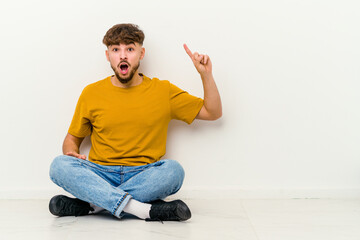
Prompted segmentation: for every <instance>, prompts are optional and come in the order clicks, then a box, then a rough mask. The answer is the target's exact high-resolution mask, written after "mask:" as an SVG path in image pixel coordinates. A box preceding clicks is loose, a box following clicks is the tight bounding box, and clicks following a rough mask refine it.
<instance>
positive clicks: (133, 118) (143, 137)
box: [49, 24, 222, 221]
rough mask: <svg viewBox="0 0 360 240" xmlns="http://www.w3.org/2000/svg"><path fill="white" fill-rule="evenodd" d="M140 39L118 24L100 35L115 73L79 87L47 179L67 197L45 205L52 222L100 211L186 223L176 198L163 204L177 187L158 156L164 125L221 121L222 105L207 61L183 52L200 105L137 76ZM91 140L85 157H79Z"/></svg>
mask: <svg viewBox="0 0 360 240" xmlns="http://www.w3.org/2000/svg"><path fill="white" fill-rule="evenodd" d="M144 38H145V36H144V33H143V32H142V31H141V30H140V29H139V28H138V26H136V25H133V24H118V25H115V26H113V27H112V28H110V29H109V30H108V31H107V33H106V35H105V36H104V39H103V43H104V44H105V45H106V46H107V50H106V58H107V60H108V61H109V62H110V65H111V68H112V69H113V71H114V75H113V76H109V77H107V78H105V79H103V80H101V81H98V82H95V83H92V84H90V85H88V86H87V87H85V88H84V90H83V92H82V93H81V95H80V98H79V100H78V103H77V106H76V110H75V114H74V116H73V119H72V122H71V124H70V128H69V130H68V134H67V136H66V137H65V140H64V143H63V153H64V155H61V156H58V157H56V158H55V159H54V160H53V162H52V164H51V167H50V178H51V179H52V181H53V182H54V183H55V184H57V185H58V186H60V187H62V188H63V189H64V190H66V191H67V192H69V193H71V194H72V195H74V196H75V197H76V198H75V199H74V198H69V197H66V196H63V195H57V196H55V197H53V198H52V199H51V200H50V203H49V209H50V212H51V213H52V214H54V215H56V216H81V215H87V214H89V213H90V212H93V211H94V208H103V209H106V210H108V211H110V212H111V213H112V214H113V215H114V216H116V217H118V218H121V217H122V216H123V215H124V213H128V214H132V215H135V216H137V217H138V218H140V219H145V220H147V221H158V220H160V221H185V220H187V219H189V218H190V217H191V212H190V209H189V208H188V207H187V205H186V204H185V203H184V202H183V201H181V200H175V201H171V202H165V201H163V200H162V199H164V198H166V197H167V196H169V195H171V194H174V193H176V192H177V191H178V190H179V189H180V187H181V185H182V182H183V179H184V170H183V168H182V167H181V165H180V164H179V163H178V162H176V161H174V160H168V159H161V157H162V156H163V155H164V154H165V145H166V134H167V127H168V123H169V121H170V120H171V119H178V120H182V121H185V122H187V123H188V124H190V123H191V122H192V121H193V120H194V119H195V118H196V119H202V120H215V119H218V118H219V117H221V114H222V109H221V101H220V95H219V92H218V90H217V87H216V84H215V81H214V78H213V76H212V65H211V61H210V58H209V57H208V56H207V55H202V54H198V53H192V52H191V51H190V50H189V48H188V47H187V46H186V45H185V44H184V49H185V51H186V53H187V54H188V55H189V57H190V58H191V60H192V62H193V64H194V66H195V68H196V69H197V71H198V72H199V74H200V76H201V79H202V82H203V87H204V99H200V98H197V97H194V96H192V95H190V94H188V93H187V92H185V91H183V90H181V89H179V88H178V87H176V86H175V85H173V84H171V83H170V82H168V81H161V80H159V79H157V78H153V79H150V78H148V77H147V76H145V75H143V74H141V73H139V72H138V68H139V65H140V61H141V60H142V59H143V58H144V56H145V48H143V41H144ZM88 135H91V143H92V146H91V149H90V153H89V159H88V160H87V159H86V156H85V155H82V154H80V153H79V147H80V144H81V142H82V141H83V139H84V137H86V136H88Z"/></svg>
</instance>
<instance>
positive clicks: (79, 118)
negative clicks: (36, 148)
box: [68, 89, 92, 138]
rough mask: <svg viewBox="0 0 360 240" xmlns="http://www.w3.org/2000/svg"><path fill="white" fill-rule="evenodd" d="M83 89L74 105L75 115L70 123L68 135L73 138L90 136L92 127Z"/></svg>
mask: <svg viewBox="0 0 360 240" xmlns="http://www.w3.org/2000/svg"><path fill="white" fill-rule="evenodd" d="M84 92H85V89H84V91H83V92H82V93H81V95H80V97H79V100H78V102H77V104H76V108H75V113H74V116H73V119H72V121H71V124H70V127H69V130H68V133H70V134H71V135H73V136H75V137H80V138H83V137H86V136H88V135H90V134H91V131H92V125H91V122H90V117H89V111H88V109H87V104H86V97H85V93H84Z"/></svg>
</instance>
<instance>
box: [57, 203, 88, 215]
mask: <svg viewBox="0 0 360 240" xmlns="http://www.w3.org/2000/svg"><path fill="white" fill-rule="evenodd" d="M61 209H62V210H63V211H64V213H65V214H67V215H75V217H78V216H80V215H84V214H87V213H89V212H90V211H94V209H93V208H92V207H90V206H85V205H83V206H81V205H80V203H69V204H66V202H62V208H61Z"/></svg>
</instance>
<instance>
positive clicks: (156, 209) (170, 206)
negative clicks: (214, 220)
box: [145, 200, 191, 221]
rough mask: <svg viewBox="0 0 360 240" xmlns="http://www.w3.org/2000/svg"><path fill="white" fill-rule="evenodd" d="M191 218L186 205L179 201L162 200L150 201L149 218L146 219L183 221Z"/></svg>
mask: <svg viewBox="0 0 360 240" xmlns="http://www.w3.org/2000/svg"><path fill="white" fill-rule="evenodd" d="M189 218H191V212H190V209H189V208H188V206H186V204H185V203H184V202H183V201H181V200H175V201H172V202H165V201H162V200H158V201H154V202H152V205H151V209H150V218H147V219H145V220H146V221H185V220H188V219H189Z"/></svg>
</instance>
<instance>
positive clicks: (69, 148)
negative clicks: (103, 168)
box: [62, 133, 86, 160]
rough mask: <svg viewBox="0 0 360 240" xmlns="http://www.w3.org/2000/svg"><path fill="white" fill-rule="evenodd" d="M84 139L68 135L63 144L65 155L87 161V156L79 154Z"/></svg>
mask: <svg viewBox="0 0 360 240" xmlns="http://www.w3.org/2000/svg"><path fill="white" fill-rule="evenodd" d="M83 140H84V138H79V137H75V136H73V135H71V134H70V133H68V134H67V135H66V137H65V139H64V143H63V148H62V149H63V154H64V155H68V156H73V157H76V158H80V159H84V160H85V159H86V156H85V155H81V154H79V148H80V145H81V143H82V141H83Z"/></svg>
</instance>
